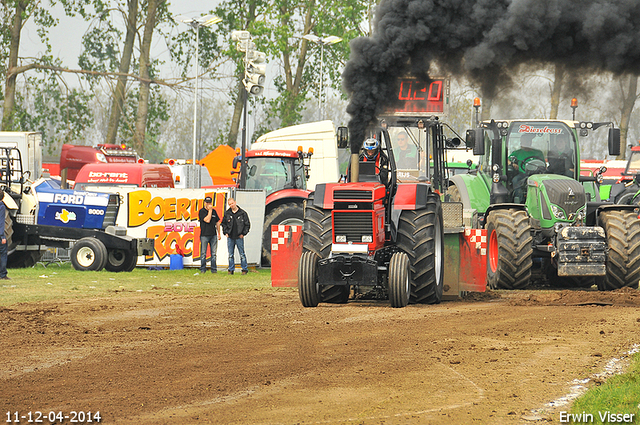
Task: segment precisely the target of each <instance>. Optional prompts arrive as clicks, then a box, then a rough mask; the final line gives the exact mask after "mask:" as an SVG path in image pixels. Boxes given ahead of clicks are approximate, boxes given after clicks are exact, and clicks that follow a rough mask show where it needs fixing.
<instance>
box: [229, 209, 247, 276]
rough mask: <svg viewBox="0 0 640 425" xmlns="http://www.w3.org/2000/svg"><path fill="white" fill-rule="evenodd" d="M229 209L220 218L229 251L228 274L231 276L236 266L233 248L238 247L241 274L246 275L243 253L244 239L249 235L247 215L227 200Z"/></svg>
mask: <svg viewBox="0 0 640 425" xmlns="http://www.w3.org/2000/svg"><path fill="white" fill-rule="evenodd" d="M227 202H228V204H229V209H228V210H226V211H225V212H224V217H223V218H222V232H223V233H224V235H225V236H226V237H227V248H228V249H229V272H228V273H229V274H233V271H234V270H235V268H236V264H235V262H234V259H233V253H234V251H235V248H236V247H238V253H239V254H240V266H241V267H242V274H247V273H248V272H249V268H248V266H247V256H246V255H245V253H244V237H245V236H246V235H247V233H249V227H250V226H251V223H250V222H249V215H248V214H247V213H246V211H244V210H243V209H242V208H240V207H239V206H238V205H237V204H236V200H235V199H233V198H229V200H228V201H227Z"/></svg>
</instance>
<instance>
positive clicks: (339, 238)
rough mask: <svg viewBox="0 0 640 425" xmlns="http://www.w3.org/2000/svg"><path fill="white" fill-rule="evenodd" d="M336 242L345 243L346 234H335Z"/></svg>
mask: <svg viewBox="0 0 640 425" xmlns="http://www.w3.org/2000/svg"><path fill="white" fill-rule="evenodd" d="M336 242H337V243H347V235H336Z"/></svg>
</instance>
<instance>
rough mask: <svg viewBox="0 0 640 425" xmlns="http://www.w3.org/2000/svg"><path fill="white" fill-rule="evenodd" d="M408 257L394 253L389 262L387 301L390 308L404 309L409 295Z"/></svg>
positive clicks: (409, 272) (409, 273) (401, 253)
mask: <svg viewBox="0 0 640 425" xmlns="http://www.w3.org/2000/svg"><path fill="white" fill-rule="evenodd" d="M409 266H410V263H409V256H408V255H407V254H405V253H404V252H396V253H395V254H393V255H392V256H391V261H389V300H390V301H391V307H396V308H397V307H405V306H406V305H407V304H408V303H409V295H410V294H411V279H410V278H409V277H410V275H411V270H410V268H409Z"/></svg>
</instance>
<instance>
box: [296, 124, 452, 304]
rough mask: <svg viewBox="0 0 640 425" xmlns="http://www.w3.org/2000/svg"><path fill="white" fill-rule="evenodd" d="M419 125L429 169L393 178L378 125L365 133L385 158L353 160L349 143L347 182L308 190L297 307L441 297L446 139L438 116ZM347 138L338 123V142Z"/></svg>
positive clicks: (392, 165) (432, 300)
mask: <svg viewBox="0 0 640 425" xmlns="http://www.w3.org/2000/svg"><path fill="white" fill-rule="evenodd" d="M416 121H417V120H416ZM420 123H421V124H422V125H424V124H425V121H424V120H420ZM403 125H405V126H410V125H411V126H412V125H414V124H411V123H405V124H403ZM425 128H426V130H425V131H426V132H427V134H428V135H429V139H430V143H429V144H430V145H431V146H429V148H428V151H430V152H431V155H432V157H433V168H432V169H431V170H429V171H428V172H427V175H426V176H424V178H419V179H416V180H415V181H412V182H399V181H398V180H397V176H396V160H395V158H394V154H393V148H392V144H391V139H390V136H389V132H388V131H387V130H386V128H378V129H376V130H373V131H371V134H370V137H372V138H374V139H376V140H378V141H379V143H380V146H381V153H382V154H384V155H386V157H387V158H388V165H386V166H382V165H373V164H376V163H375V162H366V161H363V160H362V159H359V157H358V153H357V152H354V147H353V144H352V154H351V158H352V159H351V165H350V167H351V168H350V173H349V175H348V176H347V182H346V183H327V184H320V185H317V186H316V190H315V192H314V193H312V194H311V195H309V198H308V200H307V202H306V206H305V210H304V225H303V232H304V239H303V252H302V256H301V258H300V264H299V270H298V288H299V295H300V301H301V302H302V305H303V306H305V307H315V306H317V305H318V303H320V302H327V303H345V302H347V300H349V298H350V296H351V295H352V294H353V296H354V297H359V296H361V297H362V298H365V297H367V298H374V299H388V300H389V301H390V303H391V306H392V307H404V306H406V305H407V304H408V303H410V302H411V303H439V302H440V301H441V300H442V296H443V276H444V255H443V253H444V230H443V229H444V228H443V212H442V204H441V196H440V195H441V194H442V193H444V191H446V185H447V183H446V180H445V178H444V175H445V160H444V147H445V138H444V136H443V131H442V129H443V127H442V124H441V123H440V122H439V121H438V120H437V119H436V118H433V119H431V120H426V127H425ZM346 139H347V137H346V128H342V129H340V130H339V136H338V141H339V144H341V145H342V146H341V147H345V146H346V143H347V140H346ZM383 167H384V168H387V169H386V170H381V168H383ZM380 171H384V172H380ZM460 211H462V210H460Z"/></svg>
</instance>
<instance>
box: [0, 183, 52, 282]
mask: <svg viewBox="0 0 640 425" xmlns="http://www.w3.org/2000/svg"><path fill="white" fill-rule="evenodd" d="M5 196H8V195H5ZM0 202H1V201H0ZM13 220H14V219H12V218H11V216H10V215H9V214H5V217H4V236H5V239H6V240H7V268H9V269H21V268H26V267H31V266H33V265H34V264H36V263H37V262H38V261H40V259H41V258H42V256H43V255H44V253H45V250H42V251H40V250H37V251H35V250H26V251H18V250H16V247H17V246H18V245H19V244H18V241H14V240H13V233H14V231H13Z"/></svg>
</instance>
